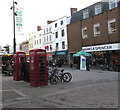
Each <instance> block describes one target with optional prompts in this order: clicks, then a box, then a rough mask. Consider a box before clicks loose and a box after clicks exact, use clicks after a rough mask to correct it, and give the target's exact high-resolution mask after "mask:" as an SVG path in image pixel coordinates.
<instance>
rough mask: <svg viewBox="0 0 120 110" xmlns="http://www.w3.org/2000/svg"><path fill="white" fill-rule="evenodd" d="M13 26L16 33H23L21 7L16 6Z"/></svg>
mask: <svg viewBox="0 0 120 110" xmlns="http://www.w3.org/2000/svg"><path fill="white" fill-rule="evenodd" d="M15 27H16V29H15V30H16V33H17V34H23V8H16V17H15Z"/></svg>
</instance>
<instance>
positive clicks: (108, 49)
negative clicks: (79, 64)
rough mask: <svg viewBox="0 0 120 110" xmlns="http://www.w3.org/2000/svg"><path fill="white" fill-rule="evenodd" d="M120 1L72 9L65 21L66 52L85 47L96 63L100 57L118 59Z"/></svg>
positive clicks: (119, 61) (119, 46) (119, 56)
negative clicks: (69, 19) (67, 23)
mask: <svg viewBox="0 0 120 110" xmlns="http://www.w3.org/2000/svg"><path fill="white" fill-rule="evenodd" d="M119 13H120V2H118V1H117V0H112V1H109V2H102V1H101V2H97V3H95V4H93V5H91V6H89V7H86V8H84V9H82V10H80V11H77V12H75V13H74V14H73V15H72V17H71V21H70V24H69V25H67V32H68V33H67V35H68V52H69V56H70V59H71V58H72V57H73V54H74V53H76V52H78V51H80V50H85V51H86V52H90V53H92V54H93V56H94V58H95V60H96V61H97V62H98V63H102V59H104V60H106V62H107V63H110V62H111V60H116V62H117V63H120V55H119V53H120V14H119Z"/></svg>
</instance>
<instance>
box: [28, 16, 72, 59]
mask: <svg viewBox="0 0 120 110" xmlns="http://www.w3.org/2000/svg"><path fill="white" fill-rule="evenodd" d="M69 23H70V17H67V16H64V17H62V18H60V19H58V20H55V21H49V22H48V24H47V25H46V26H44V27H42V28H41V29H40V30H38V31H37V32H35V33H33V34H32V36H29V43H31V41H32V42H33V43H31V44H32V45H33V49H38V48H39V49H46V52H47V56H48V57H50V58H53V57H56V58H58V57H59V58H61V59H63V60H65V59H66V58H67V50H68V46H67V45H68V43H67V25H68V24H69ZM31 37H32V38H31ZM30 39H32V40H30Z"/></svg>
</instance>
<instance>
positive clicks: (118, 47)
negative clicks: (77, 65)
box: [82, 43, 120, 66]
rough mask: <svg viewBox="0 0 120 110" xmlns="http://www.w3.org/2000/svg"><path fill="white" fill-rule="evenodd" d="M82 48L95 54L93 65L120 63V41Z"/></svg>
mask: <svg viewBox="0 0 120 110" xmlns="http://www.w3.org/2000/svg"><path fill="white" fill-rule="evenodd" d="M82 50H84V51H85V52H90V53H91V54H92V55H93V65H96V66H97V65H102V64H104V63H106V64H109V65H110V64H111V62H112V63H113V62H114V63H116V64H117V65H118V64H120V43H114V44H103V45H95V46H87V47H82Z"/></svg>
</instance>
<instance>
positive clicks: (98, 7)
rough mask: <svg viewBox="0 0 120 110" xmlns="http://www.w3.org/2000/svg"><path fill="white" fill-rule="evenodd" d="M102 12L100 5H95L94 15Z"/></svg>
mask: <svg viewBox="0 0 120 110" xmlns="http://www.w3.org/2000/svg"><path fill="white" fill-rule="evenodd" d="M101 12H102V8H101V4H98V5H95V15H97V14H99V13H101Z"/></svg>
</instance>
